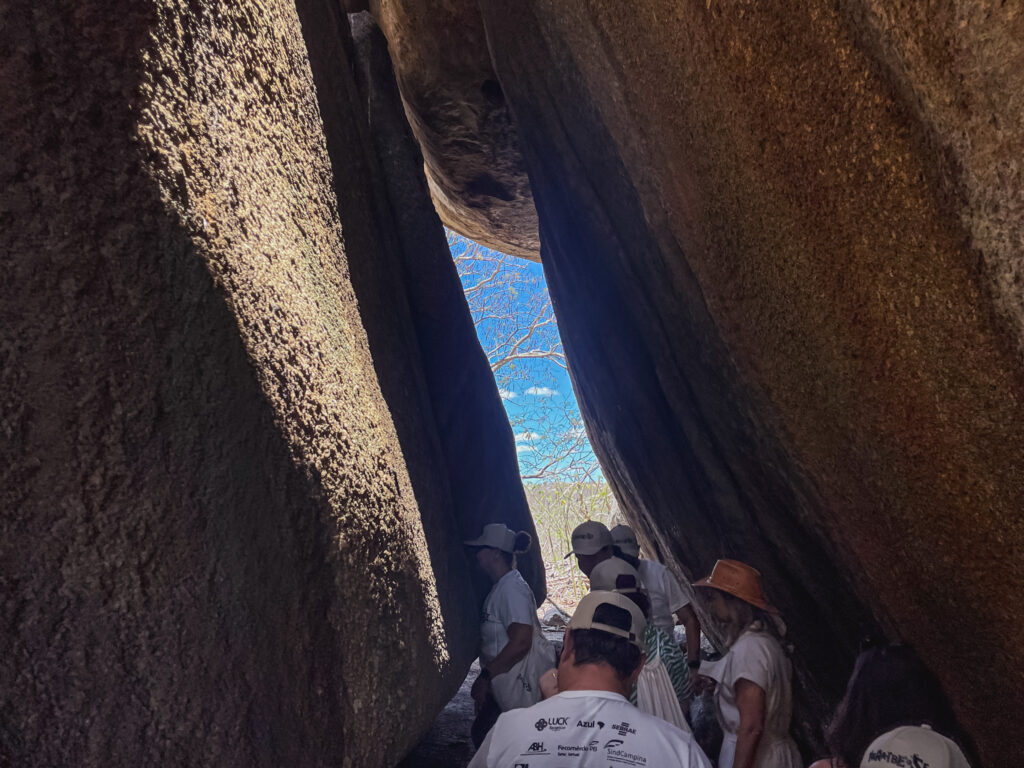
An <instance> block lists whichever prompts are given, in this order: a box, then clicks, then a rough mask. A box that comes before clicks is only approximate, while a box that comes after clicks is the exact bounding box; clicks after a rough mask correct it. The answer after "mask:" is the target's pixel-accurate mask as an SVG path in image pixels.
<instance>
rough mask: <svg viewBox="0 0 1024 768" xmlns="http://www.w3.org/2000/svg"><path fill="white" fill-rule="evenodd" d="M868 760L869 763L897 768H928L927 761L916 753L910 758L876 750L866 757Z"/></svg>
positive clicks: (909, 756)
mask: <svg viewBox="0 0 1024 768" xmlns="http://www.w3.org/2000/svg"><path fill="white" fill-rule="evenodd" d="M868 760H870V761H871V762H879V763H889V764H890V765H896V766H899V768H929V763H928V761H927V760H925V759H924V758H923V757H921V756H920V755H919V754H917V753H914V755H912V756H911V755H898V754H896V753H895V752H887V751H886V750H884V749H878V750H875V751H874V752H871V753H870V754H869V755H868Z"/></svg>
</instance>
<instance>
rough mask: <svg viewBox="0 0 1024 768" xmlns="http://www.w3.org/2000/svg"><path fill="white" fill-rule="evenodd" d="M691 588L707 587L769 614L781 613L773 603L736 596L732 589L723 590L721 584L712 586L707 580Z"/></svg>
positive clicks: (695, 583) (694, 583)
mask: <svg viewBox="0 0 1024 768" xmlns="http://www.w3.org/2000/svg"><path fill="white" fill-rule="evenodd" d="M690 586H691V587H706V588H707V589H717V590H718V591H719V592H725V594H727V595H732V596H733V597H738V598H739V599H740V600H742V601H743V602H745V603H750V604H751V605H752V606H754V607H755V608H760V609H761V610H762V611H767V612H768V613H779V609H778V608H776V607H775V606H774V605H772V604H771V603H767V602H765V601H764V600H751V599H750V598H749V597H746V596H745V595H738V594H736V593H735V592H733V591H732V590H731V589H723V588H722V586H721V585H719V584H712V583H711V582H710V581H708V580H707V579H701V580H700V581H695V582H693V584H691V585H690Z"/></svg>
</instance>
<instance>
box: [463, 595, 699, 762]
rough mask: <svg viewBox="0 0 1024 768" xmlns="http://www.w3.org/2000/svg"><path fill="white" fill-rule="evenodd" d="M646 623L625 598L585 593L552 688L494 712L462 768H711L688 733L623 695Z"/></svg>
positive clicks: (638, 659)
mask: <svg viewBox="0 0 1024 768" xmlns="http://www.w3.org/2000/svg"><path fill="white" fill-rule="evenodd" d="M645 626H646V622H645V621H644V617H643V614H642V613H641V612H640V609H639V608H637V606H636V605H635V604H634V603H633V601H631V600H630V599H629V598H627V597H625V596H623V595H620V594H617V593H615V592H602V591H597V592H591V593H589V594H588V595H586V596H585V597H584V598H583V599H582V600H581V601H580V604H579V606H578V607H577V609H576V613H575V614H573V617H572V619H570V621H569V627H568V629H567V630H566V633H565V645H564V647H563V649H562V657H561V659H560V660H559V664H558V670H557V674H558V684H559V693H558V694H556V695H555V696H552V697H551V698H550V699H546V700H545V701H542V702H540V703H539V704H535V705H534V706H532V707H529V708H528V709H515V710H512V711H510V712H506V713H505V714H503V715H502V716H501V717H499V718H498V722H497V723H496V724H495V725H494V728H492V729H491V732H490V733H489V734H488V735H487V738H486V739H485V740H484V743H483V744H482V745H481V746H480V749H479V750H478V751H477V753H476V755H475V756H474V757H473V760H472V761H471V762H470V764H469V768H499V766H500V768H512V767H513V766H528V767H529V768H555V767H556V766H565V765H567V764H568V763H571V764H572V765H573V766H574V768H598V767H599V766H600V768H606V766H608V765H617V766H618V765H622V766H646V767H647V768H670V767H673V766H675V767H678V768H710V766H711V763H710V762H709V761H708V759H707V757H706V756H705V755H704V753H703V752H701V750H700V747H698V746H697V744H696V743H695V742H694V741H693V739H692V738H691V737H690V736H689V735H688V734H686V733H684V732H683V731H681V730H679V729H678V728H676V727H675V726H673V725H670V724H669V723H666V722H665V721H664V720H660V719H658V718H656V717H651V716H650V715H647V714H644V713H643V712H640V711H639V710H637V709H636V708H635V707H634V706H633V705H632V704H630V703H629V702H628V701H627V700H626V696H625V695H626V693H628V691H629V690H630V689H631V688H632V686H633V684H634V683H635V682H636V679H637V677H638V676H639V674H640V670H641V668H642V666H643V660H642V649H641V645H642V642H643V640H642V636H643V633H644V629H645Z"/></svg>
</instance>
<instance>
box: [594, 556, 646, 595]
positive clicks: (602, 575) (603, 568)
mask: <svg viewBox="0 0 1024 768" xmlns="http://www.w3.org/2000/svg"><path fill="white" fill-rule="evenodd" d="M620 585H621V586H620ZM642 588H643V583H642V582H641V580H640V574H639V573H637V571H636V568H634V567H633V566H632V565H630V564H629V563H627V562H626V561H625V560H623V559H621V558H618V557H609V558H608V559H607V560H602V561H601V562H600V563H598V564H597V565H595V566H594V569H593V570H592V571H591V572H590V591H591V592H595V591H605V592H637V591H639V590H640V589H642Z"/></svg>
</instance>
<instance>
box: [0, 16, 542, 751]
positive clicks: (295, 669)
mask: <svg viewBox="0 0 1024 768" xmlns="http://www.w3.org/2000/svg"><path fill="white" fill-rule="evenodd" d="M112 20H116V23H112ZM0 30H2V32H0V35H2V38H3V45H2V46H0V49H2V50H3V51H4V54H3V56H2V57H0V83H2V84H3V86H4V88H3V94H4V96H3V100H4V104H3V109H2V110H0V146H3V147H4V151H3V159H2V161H0V233H2V234H0V238H2V246H0V261H2V264H0V265H2V268H3V271H4V274H5V276H6V280H5V282H4V288H3V297H4V298H3V303H2V310H0V311H2V315H0V354H2V358H0V359H2V365H0V391H2V393H3V400H2V424H3V430H4V440H3V443H2V448H0V451H2V456H0V466H2V471H0V499H2V510H3V511H2V517H0V521H2V522H0V526H2V528H0V548H2V551H0V560H2V562H3V563H4V566H3V569H2V573H3V575H2V583H3V591H2V598H0V606H2V616H3V622H4V627H5V631H4V632H3V634H2V640H0V680H2V685H0V690H2V695H0V763H3V764H11V765H25V766H31V765H39V766H49V765H64V764H71V763H73V764H76V765H223V766H235V765H238V766H242V765H245V766H251V765H267V766H279V765H332V766H338V765H344V766H353V767H355V766H360V767H362V766H385V765H393V764H394V763H395V762H396V761H397V760H398V759H399V758H400V757H401V755H402V754H404V752H405V751H407V749H408V748H409V747H410V746H411V745H412V744H413V743H414V742H415V741H416V739H417V737H418V735H419V733H421V732H422V730H423V729H424V728H425V727H426V726H427V725H428V724H429V722H430V720H431V719H432V717H433V715H434V713H435V712H436V711H437V710H438V709H439V708H440V707H441V706H442V705H443V703H444V701H446V700H447V698H448V696H449V695H450V694H451V693H452V692H453V691H454V690H455V689H456V688H457V686H458V683H459V682H460V681H461V679H462V677H463V676H464V674H465V671H466V668H467V667H468V664H469V661H470V659H471V657H472V656H473V655H474V654H475V645H476V636H477V629H478V615H477V602H476V599H477V598H478V594H476V593H474V589H478V590H479V588H480V585H479V584H478V583H477V582H475V581H474V577H473V575H472V571H471V569H470V563H469V562H468V561H467V559H466V557H465V556H464V553H463V551H462V548H461V546H460V545H459V543H458V542H459V541H460V540H461V539H462V538H464V537H465V536H466V535H469V534H471V533H473V532H475V531H476V530H478V529H479V527H480V525H481V524H482V523H484V522H489V521H490V520H492V519H496V518H497V519H505V520H506V521H507V522H508V523H509V524H510V525H514V526H517V527H520V528H523V527H526V528H528V529H531V526H530V525H529V520H528V514H527V511H526V505H525V501H524V500H523V497H522V488H521V486H520V485H519V484H518V480H517V478H516V477H515V454H514V447H513V442H512V437H511V433H510V430H509V428H508V426H507V423H506V422H504V420H503V419H504V417H503V416H502V415H501V405H500V402H499V400H498V397H497V392H496V388H495V386H494V383H493V380H491V379H489V371H488V369H487V367H486V364H485V361H483V360H482V355H481V352H480V350H479V347H478V345H475V342H473V340H472V329H471V326H470V324H469V318H468V312H467V311H466V310H465V307H464V306H461V307H460V305H458V304H457V303H454V305H453V302H452V301H451V299H450V297H451V295H452V294H453V292H454V291H457V290H458V281H457V277H456V276H455V275H454V272H453V269H452V268H451V265H450V262H449V263H448V265H447V271H445V270H444V269H443V265H441V264H440V263H439V260H440V250H439V248H438V245H437V244H438V243H442V244H443V242H444V239H443V234H442V233H441V230H440V225H439V222H438V221H437V219H436V216H434V215H433V214H432V213H429V211H428V207H427V205H426V204H425V201H426V195H425V193H424V182H423V180H422V178H420V179H419V185H420V186H419V190H418V191H417V188H416V187H415V184H413V183H412V182H411V181H410V180H408V179H406V180H404V182H398V181H395V180H389V179H385V178H384V174H385V172H389V173H390V172H392V170H393V169H388V170H387V171H385V170H384V168H383V165H382V164H381V163H379V162H378V159H377V156H376V152H375V151H374V149H373V146H372V144H371V143H370V142H369V140H368V138H367V136H368V128H367V123H366V113H365V111H364V107H363V100H362V99H361V97H360V95H359V92H358V91H357V88H356V85H355V82H354V79H353V75H352V72H351V69H350V59H351V58H352V57H353V56H354V47H353V45H352V43H351V40H349V39H348V37H347V35H348V29H347V24H346V21H345V19H344V17H343V16H340V17H339V15H338V11H337V9H336V6H335V5H334V4H332V3H326V2H317V1H315V0H308V1H306V0H303V2H300V3H299V4H298V5H295V4H289V3H286V2H277V1H272V2H268V3H263V4H260V5H251V4H246V5H242V6H224V5H219V4H214V3H187V4H186V3H179V2H175V1H174V0H154V1H153V2H135V3H128V2H115V3H113V4H111V3H95V2H79V3H76V4H74V6H73V7H72V8H68V7H67V6H59V5H58V4H54V3H43V4H40V3H26V2H14V3H8V4H7V5H6V6H5V7H4V9H3V11H2V12H0ZM392 88H393V85H392ZM405 151H406V152H410V151H411V152H414V151H415V150H413V149H412V147H411V145H409V144H408V142H407V146H406V148H405ZM407 162H408V157H407ZM413 167H415V164H414V166H413ZM398 183H404V184H405V186H404V187H403V189H404V190H405V191H404V193H403V194H404V195H407V196H412V195H418V196H419V198H418V199H416V200H414V199H412V198H411V197H406V198H403V200H402V201H400V202H403V203H408V204H409V210H408V211H403V210H402V209H401V208H393V207H392V204H391V203H392V201H391V200H390V199H389V198H388V196H387V195H388V193H387V187H388V185H389V184H398ZM399 213H401V214H402V215H400V216H399V215H398V214H399ZM410 231H415V232H417V233H420V234H423V233H430V232H431V231H432V234H430V235H429V238H433V239H432V240H431V241H430V242H429V244H428V245H425V246H424V248H425V249H426V248H428V247H429V254H427V255H425V256H424V258H425V259H427V261H426V263H429V264H430V265H431V267H430V269H431V274H432V282H431V283H430V284H429V285H419V284H417V282H416V275H415V274H408V273H407V272H406V271H405V263H406V262H407V261H413V260H414V258H415V255H416V254H415V253H413V251H412V248H413V240H412V239H410ZM423 236H424V238H425V239H429V238H428V236H427V234H423ZM426 316H429V317H430V318H431V319H432V324H429V325H428V324H427V323H425V322H424V321H423V320H422V318H423V317H426ZM442 337H443V338H445V339H447V340H448V344H449V347H447V348H446V349H445V350H444V355H445V356H444V357H440V356H439V355H438V350H437V347H438V346H439V341H438V340H439V339H440V338H442ZM398 348H400V349H401V350H402V351H401V354H398V353H396V352H394V349H398ZM389 366H390V367H389ZM442 371H447V372H448V373H455V372H457V373H459V374H460V376H461V380H460V381H459V385H458V387H457V388H456V390H457V391H461V392H462V393H463V395H464V396H465V399H466V403H465V406H464V407H463V408H462V409H456V408H455V407H454V406H453V402H454V401H453V399H452V398H453V396H449V397H448V399H445V398H438V399H437V400H436V402H435V399H434V396H435V394H436V393H437V382H438V381H439V380H440V377H441V372H442ZM435 406H436V407H435ZM467 456H472V457H473V459H474V461H475V462H476V463H475V464H473V463H470V462H468V461H467V464H466V466H465V467H459V466H456V465H454V464H453V463H452V462H453V461H458V460H459V459H460V457H462V458H465V457H467ZM468 471H474V472H476V473H478V477H477V478H476V479H475V481H474V482H469V481H468V480H467V478H466V476H465V473H466V472H468ZM455 489H457V490H455ZM527 566H528V567H527V572H528V574H530V575H532V576H534V577H536V576H537V575H538V574H539V573H542V572H541V571H540V567H539V563H536V562H534V563H527ZM534 583H535V588H536V589H537V591H538V592H542V591H543V584H542V578H541V579H537V578H534Z"/></svg>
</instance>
